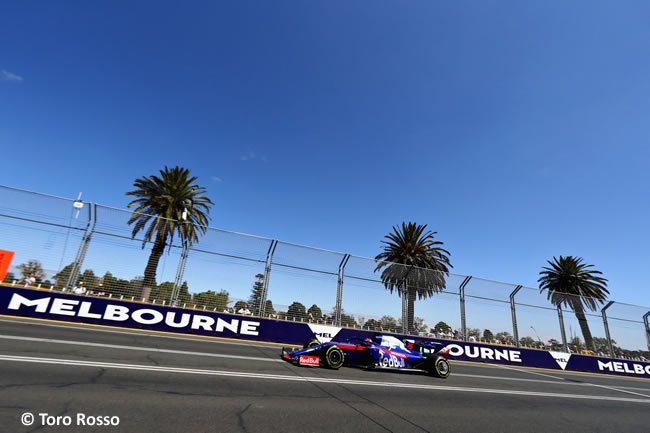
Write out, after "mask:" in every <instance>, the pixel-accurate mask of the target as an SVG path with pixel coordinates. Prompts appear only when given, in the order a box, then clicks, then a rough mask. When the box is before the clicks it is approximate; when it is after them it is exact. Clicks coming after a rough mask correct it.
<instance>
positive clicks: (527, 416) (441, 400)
mask: <svg viewBox="0 0 650 433" xmlns="http://www.w3.org/2000/svg"><path fill="white" fill-rule="evenodd" d="M279 353H280V346H279V345H275V344H263V343H248V342H241V341H236V340H227V339H218V338H201V337H191V336H173V335H169V334H159V333H152V332H146V331H131V330H119V329H115V328H102V327H93V326H84V325H73V324H63V323H54V322H45V321H34V320H29V319H19V318H7V317H0V432H3V433H5V432H11V433H13V432H77V431H79V432H91V431H102V432H129V433H132V432H156V433H161V432H197V433H198V432H355V433H361V432H548V431H555V432H635V433H641V432H649V431H650V381H649V380H647V379H634V378H619V377H609V376H603V375H590V374H580V373H568V372H557V371H549V370H535V369H525V368H515V367H503V366H494V365H487V364H473V363H464V362H454V361H452V374H451V377H450V378H449V379H447V380H441V379H435V378H433V377H429V376H427V375H424V374H417V373H414V372H397V373H394V372H385V371H367V370H362V369H356V368H342V369H340V370H338V371H333V370H326V369H320V368H309V367H296V366H293V365H291V364H288V363H286V362H284V361H282V360H280V358H279ZM25 412H30V413H33V414H34V415H36V418H35V422H34V424H33V425H31V426H23V425H22V424H21V415H22V414H23V413H25ZM39 413H48V414H50V415H60V416H66V415H67V416H70V417H71V418H72V425H71V426H63V425H60V426H43V425H42V423H41V418H40V416H39V415H38V414H39ZM79 413H81V414H85V415H86V416H88V415H102V416H118V417H119V419H120V421H119V425H118V426H103V427H97V426H95V427H90V426H76V425H75V424H76V417H77V414H79Z"/></svg>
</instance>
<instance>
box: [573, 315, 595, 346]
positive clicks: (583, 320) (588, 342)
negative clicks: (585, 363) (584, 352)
mask: <svg viewBox="0 0 650 433" xmlns="http://www.w3.org/2000/svg"><path fill="white" fill-rule="evenodd" d="M577 304H578V305H575V306H574V309H575V313H576V318H577V319H578V324H579V325H580V330H581V331H582V336H583V337H584V338H585V347H586V348H587V349H590V350H593V351H594V352H595V351H596V348H595V347H594V339H593V338H592V336H591V330H589V324H588V323H587V317H586V316H585V312H584V309H583V307H582V304H580V303H577Z"/></svg>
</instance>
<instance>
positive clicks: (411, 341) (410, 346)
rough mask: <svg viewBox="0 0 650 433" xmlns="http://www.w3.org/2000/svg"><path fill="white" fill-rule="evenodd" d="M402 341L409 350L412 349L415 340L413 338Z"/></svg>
mask: <svg viewBox="0 0 650 433" xmlns="http://www.w3.org/2000/svg"><path fill="white" fill-rule="evenodd" d="M404 343H406V348H407V349H409V350H413V347H414V346H415V341H413V340H404Z"/></svg>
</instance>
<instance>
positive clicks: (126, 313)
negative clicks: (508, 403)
mask: <svg viewBox="0 0 650 433" xmlns="http://www.w3.org/2000/svg"><path fill="white" fill-rule="evenodd" d="M0 314H3V315H10V316H25V317H36V318H42V319H51V320H62V321H67V322H77V323H80V322H83V323H92V324H98V325H108V326H119V327H124V328H136V329H148V330H155V331H165V332H174V333H180V334H196V335H206V336H216V337H230V338H240V339H245V340H255V341H268V342H280V343H287V344H296V345H302V344H303V343H304V342H305V341H307V340H308V339H310V338H318V339H319V340H320V341H321V342H328V341H331V340H333V341H347V340H348V339H350V338H369V337H372V336H373V335H374V334H375V333H374V332H372V331H365V330H360V329H350V328H337V327H334V326H326V325H316V324H307V323H296V322H287V321H283V320H272V319H261V318H257V317H250V316H241V315H234V314H227V313H216V312H211V311H203V310H187V309H181V308H173V307H163V306H161V305H150V304H141V303H137V302H128V301H120V300H117V299H109V298H98V297H94V296H80V295H73V294H67V293H58V292H50V291H44V290H33V289H26V288H22V287H11V286H0ZM394 335H395V336H396V337H398V338H404V336H402V335H396V334H394ZM408 338H412V339H414V340H419V341H435V342H438V343H441V344H443V345H444V346H445V347H446V348H448V349H449V354H450V357H451V359H452V360H453V359H457V360H462V361H472V362H488V363H493V364H507V365H519V366H522V367H538V368H547V369H555V370H565V371H586V372H592V373H606V374H613V375H622V376H633V377H642V378H650V363H648V362H638V361H629V360H621V359H610V358H600V357H595V356H584V355H576V354H569V353H564V352H548V351H542V350H534V349H524V348H516V347H512V346H497V345H488V344H477V343H467V342H462V341H449V340H439V339H432V338H422V337H408ZM308 361H313V360H305V362H308ZM313 362H315V361H313Z"/></svg>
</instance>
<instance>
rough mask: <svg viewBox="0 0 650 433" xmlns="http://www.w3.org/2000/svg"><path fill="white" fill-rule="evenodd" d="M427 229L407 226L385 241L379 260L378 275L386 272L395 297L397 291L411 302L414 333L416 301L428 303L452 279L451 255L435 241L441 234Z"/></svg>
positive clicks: (383, 277) (409, 315)
mask: <svg viewBox="0 0 650 433" xmlns="http://www.w3.org/2000/svg"><path fill="white" fill-rule="evenodd" d="M426 228H427V225H426V224H424V225H420V224H416V223H413V222H409V223H408V224H407V223H405V222H403V223H402V227H401V228H400V229H398V228H397V227H395V226H393V232H392V233H389V234H388V235H386V236H385V238H386V239H388V240H382V241H381V243H382V244H384V246H383V251H382V252H381V253H379V254H378V255H377V256H376V257H375V260H379V261H380V262H379V264H378V265H377V267H376V268H375V272H377V271H380V270H382V269H383V270H382V273H381V281H382V283H383V284H384V287H386V289H388V290H389V291H390V292H391V293H392V292H393V290H397V293H398V295H399V296H400V297H402V296H406V299H407V328H408V330H409V331H413V320H414V315H415V300H416V298H418V299H424V298H427V297H430V296H432V295H433V294H434V293H438V292H441V291H443V290H444V289H445V287H446V281H445V276H449V268H450V267H452V265H451V263H450V261H449V255H450V253H449V251H447V250H445V249H443V248H442V245H443V243H442V242H440V241H436V240H434V235H436V234H437V232H432V231H425V230H426Z"/></svg>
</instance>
